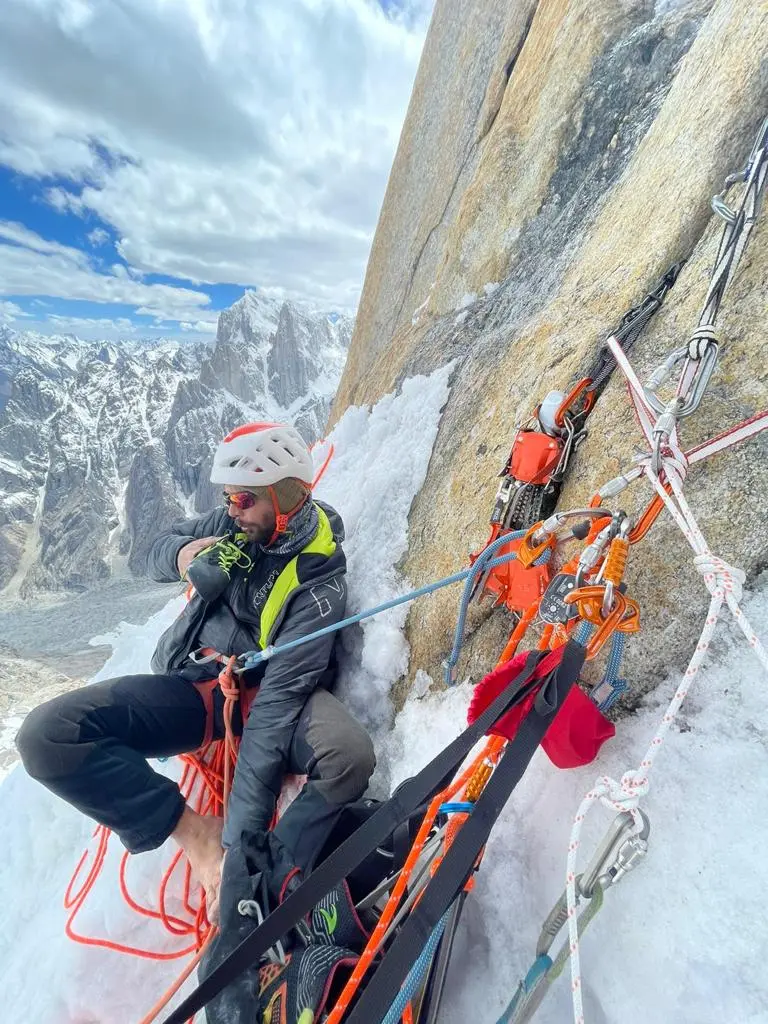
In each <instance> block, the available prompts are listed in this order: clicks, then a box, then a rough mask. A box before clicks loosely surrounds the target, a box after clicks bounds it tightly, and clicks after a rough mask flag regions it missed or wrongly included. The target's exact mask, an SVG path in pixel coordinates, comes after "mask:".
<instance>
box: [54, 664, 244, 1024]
mask: <svg viewBox="0 0 768 1024" xmlns="http://www.w3.org/2000/svg"><path fill="white" fill-rule="evenodd" d="M234 663H235V659H234V658H230V659H229V661H228V663H227V665H226V666H225V667H224V669H222V671H221V673H220V674H219V685H220V686H221V689H222V692H223V694H224V697H225V702H224V724H225V738H224V739H223V740H214V741H213V742H211V743H208V744H207V745H205V746H204V747H202V748H201V749H200V750H198V751H196V752H195V753H194V754H182V755H181V756H180V759H181V761H182V763H183V765H184V769H183V771H182V775H181V779H180V781H179V789H180V791H181V794H182V796H183V797H184V799H185V801H186V802H187V803H188V804H190V805H191V806H192V808H193V810H195V811H196V812H197V813H198V814H205V815H216V816H223V813H224V808H225V807H226V802H227V799H228V797H229V789H230V787H231V779H232V774H233V770H234V764H235V760H236V758H237V751H238V747H239V740H238V738H237V737H236V736H235V735H234V732H233V730H232V718H233V715H234V710H235V705H236V704H237V703H239V702H240V701H241V700H242V697H243V694H242V692H241V686H240V681H239V678H238V677H236V676H235V674H234V673H233V671H232V669H233V667H234ZM93 835H94V838H95V839H96V840H97V843H96V850H95V853H94V854H93V859H92V861H91V864H90V867H89V869H88V872H87V875H86V878H85V880H84V882H83V883H82V885H80V887H79V888H76V887H77V883H78V879H79V878H80V875H81V873H82V870H83V867H84V865H85V864H86V862H87V860H88V854H89V851H88V850H85V851H84V853H83V855H82V856H81V858H80V860H79V861H78V863H77V866H76V868H75V871H74V873H73V875H72V878H71V880H70V882H69V885H68V886H67V890H66V892H65V894H64V907H65V909H66V910H69V911H71V912H70V914H69V916H68V918H67V921H66V924H65V926H64V931H65V934H66V935H67V936H68V938H70V939H72V940H73V941H74V942H78V943H81V944H82V945H86V946H99V947H101V948H103V949H110V950H113V951H114V952H117V953H125V954H128V955H130V956H138V957H142V958H144V959H147V960H158V961H166V960H177V959H179V958H181V957H185V956H189V954H190V953H192V954H194V956H193V958H192V960H191V961H190V963H189V964H188V965H187V966H186V967H185V969H184V971H183V972H182V974H181V976H180V977H179V978H178V979H177V981H176V982H174V984H173V985H172V986H171V987H170V988H169V989H168V991H167V992H165V994H164V995H163V996H162V997H161V998H160V1000H159V1001H158V1002H157V1003H156V1004H155V1006H154V1007H153V1009H152V1010H151V1011H150V1012H149V1014H148V1015H147V1016H145V1017H144V1018H143V1019H142V1021H141V1024H151V1022H152V1021H154V1020H155V1019H156V1017H157V1016H158V1014H159V1013H160V1011H161V1010H162V1009H163V1007H165V1006H166V1005H167V1004H168V1002H169V1001H170V999H171V998H172V997H173V995H174V994H175V993H176V992H177V991H178V989H179V988H180V987H181V985H182V984H183V983H184V981H185V980H186V979H187V978H188V977H189V975H190V974H191V973H192V971H193V970H194V968H195V966H196V965H197V963H198V962H199V960H200V957H201V956H202V953H203V950H204V949H205V946H206V944H207V943H208V942H209V941H210V940H211V938H212V936H213V935H214V934H215V931H216V929H215V928H212V927H211V925H210V923H209V922H208V918H207V916H206V911H205V895H204V893H202V891H200V895H199V899H198V900H197V902H195V901H193V899H192V879H191V869H190V866H189V862H188V861H187V860H186V858H185V856H184V852H183V851H182V850H179V851H178V852H177V853H176V854H175V855H174V856H173V858H172V859H171V863H170V864H169V865H168V867H167V868H166V870H165V872H164V873H163V876H162V878H161V880H160V887H159V893H158V906H157V908H154V907H146V906H143V905H142V904H141V903H139V902H138V901H137V900H136V899H135V898H134V897H133V896H132V895H131V893H130V891H129V889H128V882H127V878H126V873H127V866H128V858H129V856H130V854H129V853H128V852H126V853H124V854H123V857H122V859H121V862H120V868H119V885H120V892H121V894H122V896H123V899H124V900H125V902H126V904H127V905H128V906H129V907H130V908H131V909H132V910H133V911H135V912H136V913H137V914H140V915H141V916H143V917H146V918H149V919H151V920H154V921H159V922H161V923H162V925H163V927H164V929H165V930H166V931H167V932H169V933H170V934H171V935H174V936H179V937H182V938H184V937H193V941H192V942H191V943H188V944H186V945H184V946H183V947H182V948H180V949H177V950H173V951H171V952H160V951H159V950H156V949H144V948H141V947H138V946H129V945H126V944H124V943H120V942H113V941H112V940H110V939H104V938H96V937H92V936H88V935H83V934H81V933H80V932H78V931H77V930H76V929H75V919H76V918H77V915H78V914H79V912H80V910H81V909H82V907H83V905H84V903H85V901H86V899H87V897H88V895H89V894H90V892H91V891H92V889H93V887H94V885H95V883H96V880H97V879H98V877H99V875H100V873H101V871H102V868H103V866H104V862H105V859H106V855H107V849H108V846H109V840H110V837H111V835H112V833H111V832H110V830H109V829H108V828H106V827H105V826H103V825H98V826H97V827H96V829H95V831H94V833H93ZM179 869H181V870H182V872H183V875H182V879H183V881H182V893H181V901H182V904H183V907H184V911H185V912H186V915H187V917H186V919H185V918H184V917H183V916H181V915H180V914H178V913H176V914H174V913H170V912H169V910H168V899H169V888H170V886H171V880H172V878H173V877H174V875H175V873H176V872H177V871H178V870H179Z"/></svg>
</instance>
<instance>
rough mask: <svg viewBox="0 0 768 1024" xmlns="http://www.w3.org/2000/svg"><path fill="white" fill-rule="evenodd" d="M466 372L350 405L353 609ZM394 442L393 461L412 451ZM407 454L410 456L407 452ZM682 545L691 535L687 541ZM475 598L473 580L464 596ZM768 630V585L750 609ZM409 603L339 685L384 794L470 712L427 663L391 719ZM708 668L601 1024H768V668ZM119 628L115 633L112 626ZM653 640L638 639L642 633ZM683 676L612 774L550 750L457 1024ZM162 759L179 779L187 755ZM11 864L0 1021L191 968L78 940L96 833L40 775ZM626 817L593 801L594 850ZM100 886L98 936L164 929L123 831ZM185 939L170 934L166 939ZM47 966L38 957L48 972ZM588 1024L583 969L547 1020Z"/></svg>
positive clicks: (463, 945)
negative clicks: (435, 686) (70, 904)
mask: <svg viewBox="0 0 768 1024" xmlns="http://www.w3.org/2000/svg"><path fill="white" fill-rule="evenodd" d="M447 377H448V370H447V369H444V370H441V371H439V372H438V373H436V374H434V375H433V376H432V377H431V378H429V379H425V378H417V379H415V380H412V381H409V382H407V383H406V384H405V385H404V388H403V393H402V395H400V396H398V397H396V398H395V397H393V396H387V397H386V398H385V399H383V400H382V401H381V402H380V403H379V404H378V405H377V406H376V407H375V408H374V409H373V410H371V411H369V410H367V409H350V410H348V412H347V413H346V415H345V416H344V418H343V419H342V420H341V422H340V423H339V424H338V426H337V427H336V429H335V431H334V433H333V435H332V437H331V440H332V441H333V442H334V443H335V445H336V456H335V458H334V460H333V462H332V463H331V466H330V467H329V469H328V471H327V475H326V477H325V478H324V480H323V482H322V484H321V486H320V488H319V496H320V497H322V498H324V499H325V500H328V501H330V502H332V503H334V504H335V505H336V506H337V507H338V508H339V510H340V512H341V513H342V515H343V517H344V519H345V521H346V525H347V531H348V540H347V543H346V544H345V548H346V550H347V552H348V557H349V562H350V611H351V612H352V611H357V610H358V609H360V608H362V607H365V606H370V605H372V604H374V603H376V602H378V601H380V600H385V599H386V598H388V597H391V596H393V595H394V594H396V593H399V592H402V591H403V590H404V589H406V588H407V583H406V581H405V580H403V579H401V578H400V577H399V576H398V574H397V572H396V569H395V565H396V563H397V560H398V558H399V556H400V554H401V553H402V551H403V550H404V548H405V546H406V545H407V515H408V509H409V507H410V504H411V501H412V499H413V496H414V494H415V493H416V492H417V491H418V489H419V487H420V486H421V483H422V481H423V479H424V476H425V473H426V468H427V463H428V460H429V456H430V452H431V446H432V443H433V440H434V436H435V433H436V431H437V426H438V422H439V414H440V409H441V407H442V405H443V404H444V401H445V398H446V396H447ZM395 452H396V453H397V456H398V457H397V459H396V458H394V457H393V456H394V453H395ZM404 452H408V453H409V458H408V459H406V460H404V461H400V460H401V459H402V456H403V453H404ZM681 543H684V542H683V541H682V538H681ZM456 596H457V604H458V592H457V595H456ZM180 607H181V604H180V599H176V600H175V601H173V602H171V603H170V604H169V605H168V607H166V608H165V609H163V610H162V611H161V612H159V613H158V614H157V615H155V616H153V617H152V618H151V619H150V620H149V621H148V622H147V623H145V624H143V625H139V626H132V625H128V624H122V625H121V627H120V629H119V630H118V632H117V633H116V634H115V635H114V636H113V637H112V638H111V643H112V645H113V648H114V653H113V656H112V658H111V659H110V661H109V662H108V664H107V665H106V666H105V668H104V670H103V671H102V672H101V673H99V678H106V677H109V676H111V675H117V674H120V673H123V672H128V671H144V670H146V668H147V666H148V662H149V657H150V654H151V651H152V648H153V646H154V643H155V640H156V638H157V636H158V635H159V634H160V632H161V631H162V630H163V629H164V628H165V626H166V625H167V623H168V622H170V621H171V620H172V619H173V617H174V616H175V615H176V614H177V613H178V611H179V608H180ZM745 610H746V612H747V614H748V615H750V617H751V618H752V621H753V623H755V624H756V625H758V628H759V627H760V625H761V624H762V623H764V622H765V621H766V612H768V593H766V589H765V587H761V588H759V590H758V592H756V593H755V594H753V595H752V596H751V597H750V598H749V599H748V600H747V601H745ZM403 621H404V617H403V613H402V611H401V610H399V609H395V610H393V611H391V612H389V613H387V614H386V615H385V616H383V617H382V618H381V619H377V620H374V621H372V622H369V623H367V624H365V625H364V626H363V627H361V628H360V630H359V632H357V633H353V634H351V635H350V636H349V637H347V638H346V639H345V648H346V666H345V669H344V678H343V680H342V688H343V690H344V691H345V693H346V697H347V699H348V700H349V701H350V702H351V704H352V705H353V706H354V707H355V709H356V711H357V712H358V714H360V715H361V717H363V718H364V719H365V721H366V722H367V724H368V725H369V727H370V728H371V729H372V731H373V733H374V736H375V741H376V746H377V751H378V752H379V755H380V762H381V765H382V770H381V773H380V779H379V785H382V784H383V783H392V784H394V783H397V782H398V781H400V780H401V779H402V778H404V777H406V776H407V775H408V774H411V773H413V772H415V771H417V770H418V769H419V768H420V767H422V766H423V765H424V764H425V763H426V762H427V760H428V759H429V758H430V757H432V756H433V755H434V754H435V753H436V752H437V751H438V750H439V749H440V748H441V747H442V746H443V745H444V744H445V743H447V742H448V741H449V740H450V739H452V738H453V737H454V736H456V735H457V734H458V733H459V732H460V730H461V729H462V727H463V725H464V722H465V712H466V707H467V704H468V701H469V697H470V692H471V687H470V685H469V684H468V683H467V682H465V683H463V684H460V685H458V686H457V687H455V688H454V689H452V690H450V691H441V692H436V693H431V692H428V687H427V684H428V682H429V680H428V679H425V678H424V677H423V676H422V677H421V679H420V683H421V685H420V686H418V687H416V689H417V691H418V692H419V693H420V694H421V695H422V696H420V697H417V696H415V695H414V696H412V697H411V698H410V699H409V700H408V702H407V704H406V706H405V708H404V709H403V711H402V712H401V713H400V715H398V717H397V719H396V720H395V721H394V724H393V722H392V709H391V706H390V704H389V699H388V695H387V694H388V689H389V686H390V685H391V683H392V682H393V681H394V680H395V679H396V678H397V676H398V674H399V673H400V672H401V671H402V668H403V665H404V664H406V662H407V658H408V648H407V645H406V643H405V640H404V638H403V636H402V624H403ZM718 636H719V640H718V642H717V643H716V644H715V645H714V646H713V648H712V649H711V652H710V658H709V662H708V667H707V668H706V669H705V670H704V671H703V672H702V673H701V674H700V676H699V678H698V680H697V683H696V688H695V690H694V691H693V692H692V694H691V696H690V698H689V701H688V703H687V704H686V706H685V708H684V714H683V717H682V718H681V719H680V722H679V725H678V726H677V727H676V728H674V729H673V730H672V732H671V734H670V736H669V738H668V740H667V742H666V744H665V746H664V748H663V750H662V751H661V753H660V755H659V758H658V764H657V766H656V769H655V772H656V773H655V775H654V777H653V778H652V788H651V792H650V794H649V796H648V797H647V798H646V800H645V801H644V808H645V809H646V811H647V812H648V814H649V815H650V817H651V823H652V833H651V847H650V852H649V854H648V856H647V858H646V859H645V861H644V862H643V863H642V864H641V865H640V866H639V867H638V868H637V869H636V870H635V871H634V872H633V873H632V874H630V875H628V876H627V877H626V878H625V879H624V880H622V882H621V883H620V885H619V886H617V887H616V889H615V890H613V891H611V892H609V893H608V894H607V895H606V901H605V906H604V908H603V910H602V911H601V913H600V914H599V915H598V917H597V918H596V920H595V922H594V923H593V924H592V925H591V927H590V930H589V931H588V932H587V934H586V936H585V938H584V940H583V945H582V966H583V976H584V998H585V1011H586V1019H587V1021H588V1022H589V1024H640V1022H645V1021H649V1020H660V1021H674V1022H675V1024H766V1022H768V1009H766V1008H767V1007H768V972H766V971H765V969H764V965H765V963H766V962H767V961H768V923H766V917H765V914H764V913H763V910H762V897H763V893H764V891H765V886H766V881H767V880H768V869H766V867H765V857H764V850H765V848H766V843H767V842H768V824H767V823H766V817H765V813H764V808H765V806H766V801H767V800H768V756H767V751H766V747H767V746H768V712H767V711H766V701H765V680H764V679H763V678H762V677H761V670H760V667H759V665H758V663H757V661H756V660H755V659H754V656H753V655H752V653H751V652H750V651H749V650H748V649H747V647H746V645H745V644H744V643H743V642H740V641H739V639H738V638H737V637H734V635H733V631H732V630H731V629H730V628H729V627H721V628H720V631H719V633H718ZM101 640H102V641H103V638H101ZM637 642H642V641H641V640H640V641H637ZM674 683H675V681H674V680H669V681H668V683H667V684H666V685H665V687H663V688H662V689H661V690H660V691H659V692H658V693H656V694H654V695H653V698H652V699H649V700H648V701H646V704H645V705H644V707H643V708H642V709H641V710H640V711H639V712H638V713H637V714H636V715H634V716H632V717H631V718H629V719H627V720H625V721H624V722H622V723H621V725H620V734H619V736H618V737H617V738H616V739H615V740H614V741H612V742H611V743H609V744H608V745H607V746H606V748H605V749H604V752H603V754H602V755H601V758H600V761H599V762H598V763H597V764H596V765H592V766H590V767H588V768H584V769H581V770H578V771H573V772H560V771H557V770H556V769H555V768H553V767H552V766H551V765H550V764H549V762H548V761H547V760H546V758H545V757H544V756H543V755H541V754H539V755H537V757H536V758H535V759H534V762H533V764H532V766H531V769H530V770H529V772H528V773H527V774H526V777H525V778H524V780H523V782H522V783H521V784H520V786H519V787H518V789H517V791H516V793H515V795H514V797H513V799H512V800H510V802H509V804H508V806H507V807H506V809H505V811H504V813H503V816H502V818H501V820H500V822H499V824H498V826H497V828H496V829H495V831H494V834H493V837H492V839H491V841H490V843H489V845H488V849H487V853H486V857H485V860H484V862H483V866H482V870H481V872H480V874H479V876H478V884H477V887H476V890H475V894H474V895H473V897H472V898H471V899H470V900H469V901H468V903H467V906H466V910H465V914H464V917H463V924H462V928H461V930H460V934H459V936H458V939H457V944H456V951H455V956H454V960H453V970H452V973H451V976H450V978H449V983H448V984H449V988H448V992H447V997H446V1000H445V1004H444V1009H443V1012H442V1013H441V1024H442V1022H445V1024H459V1022H462V1024H463V1022H466V1021H467V1020H468V1019H471V1020H476V1021H478V1024H493V1022H495V1021H496V1020H497V1018H498V1016H499V1014H500V1013H501V1011H502V1010H503V1008H504V1007H505V1005H506V1003H507V1001H508V1000H509V998H510V997H511V995H512V993H513V991H514V988H515V986H516V985H517V982H518V979H519V978H520V976H521V975H522V974H524V973H525V971H526V969H527V967H528V966H529V965H530V962H531V961H532V959H533V951H534V945H535V942H536V938H537V934H538V930H539V928H540V926H541V922H542V921H543V918H544V916H545V915H546V914H547V912H548V911H549V909H550V907H551V905H552V903H553V902H554V901H555V900H556V898H557V897H558V895H559V893H560V892H561V891H562V888H563V885H564V875H565V859H566V851H567V841H568V834H569V831H570V823H571V818H572V815H573V813H574V811H575V809H576V807H577V805H578V803H579V801H580V799H581V796H582V795H583V793H584V792H585V791H586V790H587V789H588V788H590V786H591V784H592V783H593V781H594V779H595V777H596V776H597V775H598V774H602V773H606V772H607V773H610V774H611V775H613V776H614V777H617V778H618V777H619V776H620V775H621V773H622V772H623V771H624V770H625V769H626V768H629V767H633V766H634V765H635V764H636V763H637V760H638V758H639V756H640V755H641V754H642V753H643V752H644V750H645V746H646V744H647V741H648V738H649V736H650V734H651V733H652V731H653V729H654V727H655V723H656V721H657V719H658V717H659V715H660V713H661V710H662V709H663V707H664V706H665V703H666V700H667V699H668V697H669V695H670V693H671V691H672V688H673V686H674ZM159 768H160V770H164V771H171V772H172V771H175V767H174V765H173V763H172V762H169V763H168V764H165V765H161V766H159ZM0 808H2V812H3V815H4V820H5V826H4V838H5V844H4V845H5V855H4V857H3V858H2V860H0V899H2V904H3V906H4V908H5V915H4V916H5V928H4V929H3V932H2V938H0V964H2V977H3V980H4V982H5V984H4V997H5V1008H4V1013H3V1019H6V1020H9V1021H13V1024H136V1022H138V1021H139V1020H140V1018H141V1017H142V1015H143V1014H144V1013H145V1012H146V1011H147V1009H148V1007H149V1006H151V1005H152V1003H153V1002H154V1000H155V999H156V998H157V996H158V995H159V994H160V993H161V992H162V991H163V990H164V989H165V987H166V986H167V985H168V984H169V982H170V981H171V979H173V978H174V977H175V976H176V975H177V974H178V971H179V965H178V963H176V964H174V963H171V964H158V963H150V962H147V961H143V960H138V959H133V958H128V957H125V956H120V955H117V954H115V953H112V952H109V951H104V950H99V949H93V948H87V947H84V946H80V945H76V944H74V943H72V942H70V941H68V940H67V939H66V938H65V936H64V934H63V925H64V912H63V909H62V906H61V897H62V893H63V892H64V889H65V887H66V884H67V881H68V880H69V877H70V875H71V872H72V869H73V867H74V864H75V862H76V860H77V857H78V856H79V852H80V850H81V848H82V846H83V845H84V844H85V842H86V841H87V839H88V836H89V833H90V830H91V827H92V826H91V824H90V823H88V822H86V821H85V820H84V819H82V818H81V817H80V816H79V815H78V814H77V813H76V812H74V811H73V810H71V809H70V808H69V807H67V805H65V804H63V803H62V802H61V801H58V800H56V799H55V798H54V797H52V796H50V795H49V794H48V793H47V792H46V791H45V790H44V789H43V788H42V787H41V786H39V785H37V784H35V783H33V782H32V781H30V780H29V779H28V778H27V777H26V775H25V774H24V772H23V770H22V769H20V768H17V769H14V770H13V771H12V772H11V773H10V775H9V776H8V777H7V779H6V780H5V781H4V782H3V783H2V786H0ZM610 820H611V815H610V813H609V812H607V811H600V812H595V814H594V815H593V816H592V818H591V819H590V820H589V823H588V827H587V829H586V832H585V836H584V840H583V850H584V851H585V855H589V854H590V853H591V851H592V849H593V847H594V844H595V843H596V842H597V840H598V839H599V838H600V837H601V836H602V833H603V831H604V829H605V828H606V827H607V825H608V824H609V822H610ZM112 846H113V848H111V850H110V854H109V862H108V865H107V868H106V869H105V871H104V873H103V875H102V879H101V881H100V883H99V889H98V891H97V892H96V893H95V894H94V896H93V897H92V899H91V901H90V903H89V904H88V907H87V913H86V912H84V913H83V918H82V924H83V928H84V930H86V931H92V932H96V933H100V934H105V933H108V934H109V935H110V936H111V937H112V938H115V939H117V940H119V941H124V942H125V941H129V942H136V943H142V942H144V943H151V944H156V938H157V934H158V933H157V932H155V931H154V929H151V927H150V928H148V926H147V925H145V924H144V923H141V922H138V923H137V919H136V918H135V917H134V916H133V915H132V914H131V913H130V912H128V911H127V910H126V908H125V907H124V905H123V903H122V900H121V898H120V897H119V895H118V892H117V887H116V882H115V871H116V864H117V861H118V860H119V856H120V852H121V851H120V849H119V846H118V844H117V843H115V842H113V844H112ZM171 846H172V844H170V843H169V844H166V847H164V848H163V849H162V850H160V851H155V852H153V853H149V854H142V855H141V856H138V857H134V858H131V863H130V877H131V883H132V886H133V888H134V889H135V890H136V891H137V892H138V893H145V894H146V895H147V896H149V895H150V894H151V893H152V892H153V891H155V888H156V885H157V880H158V878H159V875H160V873H161V871H162V869H163V866H164V865H165V864H166V863H167V861H168V859H169V858H170V856H171V854H172V849H171ZM167 945H171V943H170V942H169V943H167ZM41 964H42V965H41ZM569 1019H570V995H569V981H568V976H567V972H566V973H565V974H564V975H563V976H562V977H561V978H560V980H559V981H558V982H557V984H556V986H555V987H554V989H553V991H552V992H551V993H550V995H549V997H548V999H547V1001H546V1002H545V1004H544V1006H543V1007H542V1009H541V1010H540V1012H539V1016H538V1017H537V1020H538V1021H540V1022H541V1024H562V1022H564V1021H568V1020H569Z"/></svg>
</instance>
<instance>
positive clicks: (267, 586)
mask: <svg viewBox="0 0 768 1024" xmlns="http://www.w3.org/2000/svg"><path fill="white" fill-rule="evenodd" d="M279 575H280V570H279V569H277V568H275V569H273V570H272V571H271V572H270V574H269V576H267V578H266V580H265V582H264V583H262V585H261V586H260V587H259V589H258V590H257V591H256V593H255V594H254V595H253V606H254V608H258V607H259V605H261V604H263V603H264V601H265V600H266V598H267V594H268V593H269V592H270V590H271V589H272V587H273V586H274V584H275V580H276V579H277V577H278V576H279Z"/></svg>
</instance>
